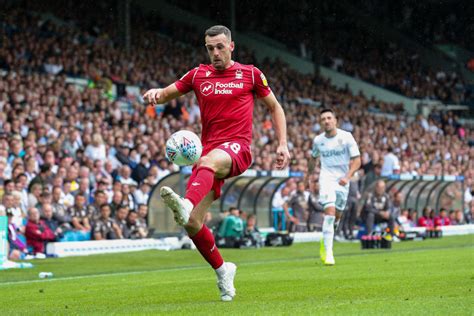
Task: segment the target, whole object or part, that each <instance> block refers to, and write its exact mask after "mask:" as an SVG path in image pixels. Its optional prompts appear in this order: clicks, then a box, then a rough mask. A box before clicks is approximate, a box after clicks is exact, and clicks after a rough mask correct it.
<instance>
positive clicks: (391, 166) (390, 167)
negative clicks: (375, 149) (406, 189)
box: [381, 147, 400, 177]
mask: <svg viewBox="0 0 474 316" xmlns="http://www.w3.org/2000/svg"><path fill="white" fill-rule="evenodd" d="M398 173H400V162H399V161H398V157H397V156H395V154H394V153H393V148H392V147H389V148H388V150H387V153H386V154H385V156H384V157H383V165H382V172H381V175H382V177H387V176H390V175H392V174H398Z"/></svg>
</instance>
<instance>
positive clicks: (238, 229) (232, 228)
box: [218, 207, 244, 238]
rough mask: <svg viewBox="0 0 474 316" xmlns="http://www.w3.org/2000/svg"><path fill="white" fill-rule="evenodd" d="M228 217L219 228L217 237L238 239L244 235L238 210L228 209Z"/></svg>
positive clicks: (234, 208)
mask: <svg viewBox="0 0 474 316" xmlns="http://www.w3.org/2000/svg"><path fill="white" fill-rule="evenodd" d="M229 213H230V214H229V216H227V217H226V218H224V221H223V222H222V223H221V225H220V226H219V232H218V236H219V237H223V238H229V237H231V238H240V237H242V235H243V233H244V223H243V221H242V219H241V218H240V210H239V209H238V208H236V207H231V208H229Z"/></svg>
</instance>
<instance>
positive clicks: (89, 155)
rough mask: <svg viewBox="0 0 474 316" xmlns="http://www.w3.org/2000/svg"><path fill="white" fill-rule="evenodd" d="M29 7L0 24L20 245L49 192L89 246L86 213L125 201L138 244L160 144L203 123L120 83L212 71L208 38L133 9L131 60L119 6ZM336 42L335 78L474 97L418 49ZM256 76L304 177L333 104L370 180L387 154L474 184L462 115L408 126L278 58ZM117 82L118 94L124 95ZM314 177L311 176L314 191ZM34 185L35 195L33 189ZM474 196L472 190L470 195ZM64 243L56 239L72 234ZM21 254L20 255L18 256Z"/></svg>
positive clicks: (259, 121)
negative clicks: (280, 108)
mask: <svg viewBox="0 0 474 316" xmlns="http://www.w3.org/2000/svg"><path fill="white" fill-rule="evenodd" d="M21 3H22V4H21V5H16V4H15V5H12V6H10V7H5V8H3V9H2V11H3V12H2V15H1V16H0V28H1V30H2V35H1V37H0V75H1V77H2V80H0V109H1V111H0V186H1V188H2V196H3V198H2V209H5V213H6V214H9V215H10V217H11V221H12V222H14V223H15V225H16V226H15V227H14V230H15V231H18V232H19V235H21V233H20V231H21V230H22V226H24V225H25V223H26V220H25V218H26V214H27V211H28V208H29V207H38V206H41V203H42V202H41V201H40V196H41V195H42V194H48V193H50V194H53V201H52V203H53V206H54V205H55V204H54V203H57V204H59V205H64V210H63V213H62V214H60V213H58V214H57V215H58V216H59V215H62V218H61V220H60V223H59V224H60V225H64V226H62V227H63V230H62V232H61V233H65V232H68V231H69V232H77V231H80V232H82V233H80V234H79V235H74V234H72V235H74V236H72V235H71V234H70V237H68V238H72V239H73V240H74V239H76V240H77V239H81V238H86V239H87V238H90V237H89V236H90V235H88V234H84V233H87V232H90V230H91V229H93V228H94V226H96V225H93V224H92V223H88V224H87V221H90V222H94V221H97V220H98V213H97V212H94V211H90V208H88V206H91V205H93V202H94V199H95V197H96V192H98V191H103V192H104V193H105V194H106V199H107V200H106V201H107V203H110V204H111V205H115V206H113V207H112V213H113V214H112V215H111V217H116V216H117V215H116V214H115V211H116V208H120V205H123V204H125V205H126V206H127V207H128V211H130V212H131V213H133V215H129V216H128V221H127V220H125V222H123V221H124V220H123V218H124V217H117V222H119V221H120V223H122V224H123V225H125V226H127V229H129V230H132V232H131V233H130V235H132V236H141V237H143V235H142V234H140V233H138V232H139V231H140V232H141V231H143V227H146V220H145V219H143V218H138V219H137V218H135V217H136V216H135V215H136V214H135V211H138V205H139V204H140V203H141V202H138V201H137V200H140V201H143V198H144V196H147V193H148V191H147V190H149V188H147V184H148V186H153V185H155V184H156V183H157V182H158V181H159V180H160V179H161V178H163V177H164V176H165V175H167V174H169V173H170V172H173V171H176V170H177V169H176V167H175V166H173V165H170V164H169V163H168V162H167V160H166V159H165V154H164V144H165V141H166V139H167V138H168V137H169V135H170V134H171V133H172V132H174V131H176V130H178V129H184V128H190V129H193V130H195V131H196V132H199V124H198V123H199V114H198V107H197V105H196V100H195V99H194V96H193V95H187V96H184V97H181V98H180V99H178V101H176V102H171V103H170V104H168V105H166V106H165V107H164V108H160V107H156V108H155V109H153V108H148V107H146V106H144V105H143V104H142V100H141V98H140V96H139V95H140V93H131V92H127V90H126V89H125V87H126V86H135V87H138V92H140V91H144V90H145V89H147V88H150V87H157V86H164V85H166V84H169V83H171V82H173V81H174V80H176V79H177V78H179V76H181V75H182V74H184V73H185V72H186V71H187V70H188V68H190V67H192V66H194V65H197V64H199V63H204V62H206V55H205V51H204V49H202V48H201V47H202V44H201V40H202V35H201V33H202V32H196V31H195V30H194V29H193V28H192V27H191V26H186V25H178V24H176V23H174V22H172V21H168V20H166V19H153V20H151V19H146V18H145V17H146V16H145V14H144V13H143V12H141V11H140V9H139V8H137V7H134V8H133V11H132V25H133V29H134V36H133V38H132V47H133V49H132V50H131V51H130V52H129V53H126V52H125V51H124V50H123V49H122V48H121V46H120V45H119V44H118V40H117V36H118V35H117V31H116V30H115V29H114V28H113V25H114V23H116V17H115V16H116V14H115V12H114V9H112V10H110V12H109V14H105V15H104V14H103V13H102V12H104V11H101V10H97V11H94V10H92V11H91V10H90V7H88V1H85V2H81V3H77V2H72V1H65V2H64V3H61V4H60V5H59V4H57V2H55V1H42V2H35V1H25V2H21ZM111 3H113V2H111ZM101 5H103V9H104V10H106V9H107V10H109V9H110V8H114V6H112V5H110V3H109V2H106V1H104V2H101ZM26 7H27V8H28V10H25V8H26ZM45 13H47V15H46V14H45ZM86 16H87V18H84V17H86ZM255 20H258V15H257V16H256V18H255ZM282 27H283V26H282ZM345 27H346V26H345ZM262 32H265V30H264V29H262ZM275 34H278V32H277V30H275ZM334 34H335V33H334ZM334 34H327V37H325V39H324V42H327V43H333V46H331V45H329V46H328V47H327V51H326V54H327V55H326V57H328V62H329V60H330V61H331V63H332V65H333V66H334V65H335V64H337V65H335V66H336V67H337V68H338V70H341V71H344V72H345V73H347V74H349V75H351V76H354V77H357V78H361V79H363V80H367V81H371V82H374V83H376V84H378V85H380V86H382V87H384V88H387V89H391V90H395V91H397V92H400V93H403V94H405V95H408V96H412V97H417V98H429V99H431V98H432V99H439V100H441V101H453V102H456V103H463V102H464V101H466V100H468V99H469V95H468V94H467V90H465V89H464V83H463V81H462V80H461V79H460V78H458V77H457V76H456V75H451V74H444V75H442V74H440V73H439V72H438V73H436V72H434V71H432V70H422V68H421V66H420V64H419V63H418V62H417V60H416V58H415V57H414V56H415V55H414V54H415V53H413V52H407V51H404V50H403V49H401V48H398V47H397V46H396V45H390V44H389V45H382V44H381V43H379V42H375V41H374V42H370V41H366V42H365V43H366V44H365V45H363V46H362V45H358V43H359V40H360V39H358V38H351V41H352V42H351V43H350V45H349V46H350V48H349V49H341V47H342V46H341V45H347V44H349V43H348V42H347V41H346V40H345V39H344V38H343V37H341V41H342V42H341V41H335V40H334V37H333V36H334ZM175 39H179V41H177V40H175ZM368 51H370V54H368V53H367V52H368ZM336 52H345V53H346V54H347V55H344V56H342V57H340V56H338V55H336ZM367 56H370V57H369V58H368V57H367ZM387 57H391V60H392V62H391V63H387V62H386V60H387ZM337 58H342V59H343V62H342V63H339V62H337ZM236 59H237V60H239V61H241V62H246V63H254V62H255V58H254V56H253V53H252V51H251V50H250V49H249V48H245V47H242V48H239V49H238V50H237V58H236ZM258 66H259V67H260V69H261V70H262V71H263V72H264V73H266V74H267V77H268V78H269V82H270V85H271V87H272V89H273V91H274V93H275V95H276V96H277V98H278V99H279V100H280V101H281V102H282V104H283V105H284V108H285V111H286V113H287V117H288V118H289V121H288V138H289V141H290V143H289V146H290V150H291V155H292V163H291V169H292V170H295V171H302V172H304V173H307V170H308V169H307V161H308V159H310V148H311V141H312V139H313V137H314V136H315V135H316V134H317V133H318V132H320V126H319V123H318V113H319V109H318V108H319V107H320V106H328V107H332V108H334V109H336V112H337V114H338V116H339V122H340V124H341V128H343V129H346V130H348V131H350V132H352V133H353V135H354V137H355V139H356V140H357V141H358V143H359V145H360V149H361V153H362V158H363V168H362V170H361V172H360V175H359V176H360V177H361V178H362V176H363V175H364V173H365V174H368V173H370V172H372V173H373V172H374V169H375V168H376V166H377V165H381V164H382V163H383V157H384V156H385V155H386V154H387V152H388V151H389V148H391V149H393V152H394V153H395V155H396V156H397V158H398V159H399V164H400V168H399V170H398V169H397V170H398V171H399V173H400V174H407V175H424V174H431V175H436V176H441V175H463V176H464V177H465V178H466V179H473V178H474V148H473V144H474V130H472V129H470V128H468V127H465V126H463V125H462V124H461V123H460V122H459V121H458V118H457V117H456V115H454V114H453V113H442V112H433V113H432V114H431V115H430V116H429V117H423V116H421V115H420V116H417V117H409V116H407V114H406V113H404V111H403V106H402V105H400V104H389V103H384V102H380V101H376V100H374V99H369V98H367V97H366V96H364V95H362V94H359V95H354V94H352V93H351V92H350V91H349V90H347V89H336V88H335V87H333V86H331V83H330V82H329V81H328V80H326V79H323V78H322V77H320V76H319V75H303V74H300V73H297V72H296V71H294V70H292V69H291V68H290V67H289V65H287V64H285V63H283V62H281V61H279V60H265V61H264V62H260V63H259V64H258ZM428 76H429V78H430V80H427V77H428ZM113 84H115V85H116V86H117V87H119V88H120V89H118V91H117V92H115V93H114V92H113V91H112V85H113ZM439 86H440V87H441V88H438V87H439ZM314 105H317V106H314ZM254 116H255V126H254V139H255V143H254V146H253V147H252V149H253V156H254V157H255V161H254V164H253V166H252V168H253V169H256V170H270V169H272V162H273V159H274V155H275V154H274V153H275V148H276V143H275V140H274V135H273V131H272V129H271V122H270V118H269V116H268V114H267V113H266V111H265V110H264V109H263V107H259V106H257V107H256V109H255V112H254ZM46 167H47V168H46ZM317 172H318V170H316V172H315V174H313V175H308V177H307V180H308V181H315V180H316V179H317V178H316V174H317ZM32 181H34V182H35V183H37V185H30V184H31V182H32ZM143 184H145V185H143ZM287 185H288V186H289V187H292V186H294V182H293V181H290V182H288V184H287ZM470 189H472V183H468V187H467V188H466V192H467V191H468V190H470ZM55 190H56V192H57V197H56V198H55V197H54V194H55ZM78 195H84V196H85V197H86V200H85V204H84V205H82V204H81V203H79V204H78V202H77V201H75V199H76V200H77V196H78ZM13 196H16V197H17V198H15V199H13ZM75 197H76V198H75ZM10 198H11V201H10ZM46 203H48V202H46ZM471 204H472V202H471ZM2 209H0V215H2V214H1V213H2V212H1V211H2ZM40 209H41V208H40ZM57 212H60V211H57ZM461 213H462V211H461ZM42 215H43V216H44V214H42ZM64 215H69V216H70V217H72V218H74V217H75V218H76V220H73V219H72V218H68V219H65V218H64ZM120 216H122V215H120ZM66 217H67V216H66ZM126 217H127V216H125V218H126ZM86 218H87V220H84V219H86ZM457 222H459V223H463V222H464V220H459V221H457ZM124 223H126V224H124ZM119 226H120V225H119ZM61 233H60V234H58V236H56V237H57V240H61V239H62V238H64V236H62V235H64V234H62V235H61ZM105 235H107V234H105ZM84 236H85V237H84ZM68 240H70V239H68ZM12 245H13V244H12ZM12 247H13V246H12ZM13 248H14V247H13ZM25 254H26V252H25V251H24V248H21V249H18V251H17V252H16V253H15V256H17V257H18V256H20V255H25Z"/></svg>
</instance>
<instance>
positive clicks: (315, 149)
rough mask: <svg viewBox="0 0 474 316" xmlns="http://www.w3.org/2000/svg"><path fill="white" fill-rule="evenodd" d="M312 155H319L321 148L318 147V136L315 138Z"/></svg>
mask: <svg viewBox="0 0 474 316" xmlns="http://www.w3.org/2000/svg"><path fill="white" fill-rule="evenodd" d="M311 156H312V157H313V158H317V157H319V148H318V143H317V142H316V138H315V139H314V140H313V148H312V149H311Z"/></svg>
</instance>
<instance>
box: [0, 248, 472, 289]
mask: <svg viewBox="0 0 474 316" xmlns="http://www.w3.org/2000/svg"><path fill="white" fill-rule="evenodd" d="M471 247H472V246H470V245H469V246H466V245H465V246H461V247H440V248H436V247H433V248H418V249H403V250H398V251H391V252H386V254H396V253H399V252H418V251H427V250H436V249H438V250H439V249H452V248H471ZM372 254H376V253H369V252H367V253H347V254H342V255H340V256H341V257H346V256H367V255H372ZM379 254H380V253H379ZM307 260H315V261H319V258H318V257H317V256H315V257H310V256H308V257H303V258H301V257H300V258H293V259H283V258H282V259H274V260H263V261H248V262H242V263H240V264H239V266H250V265H261V264H269V263H284V262H293V261H307ZM198 269H208V266H189V267H180V268H163V269H155V270H142V271H129V272H115V273H99V274H88V275H78V276H71V277H63V278H52V279H41V280H25V281H11V282H3V283H0V287H1V286H5V285H20V284H31V283H42V282H55V281H69V280H80V279H89V278H104V277H113V276H120V275H123V276H126V275H138V274H145V273H157V272H168V271H185V270H198Z"/></svg>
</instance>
